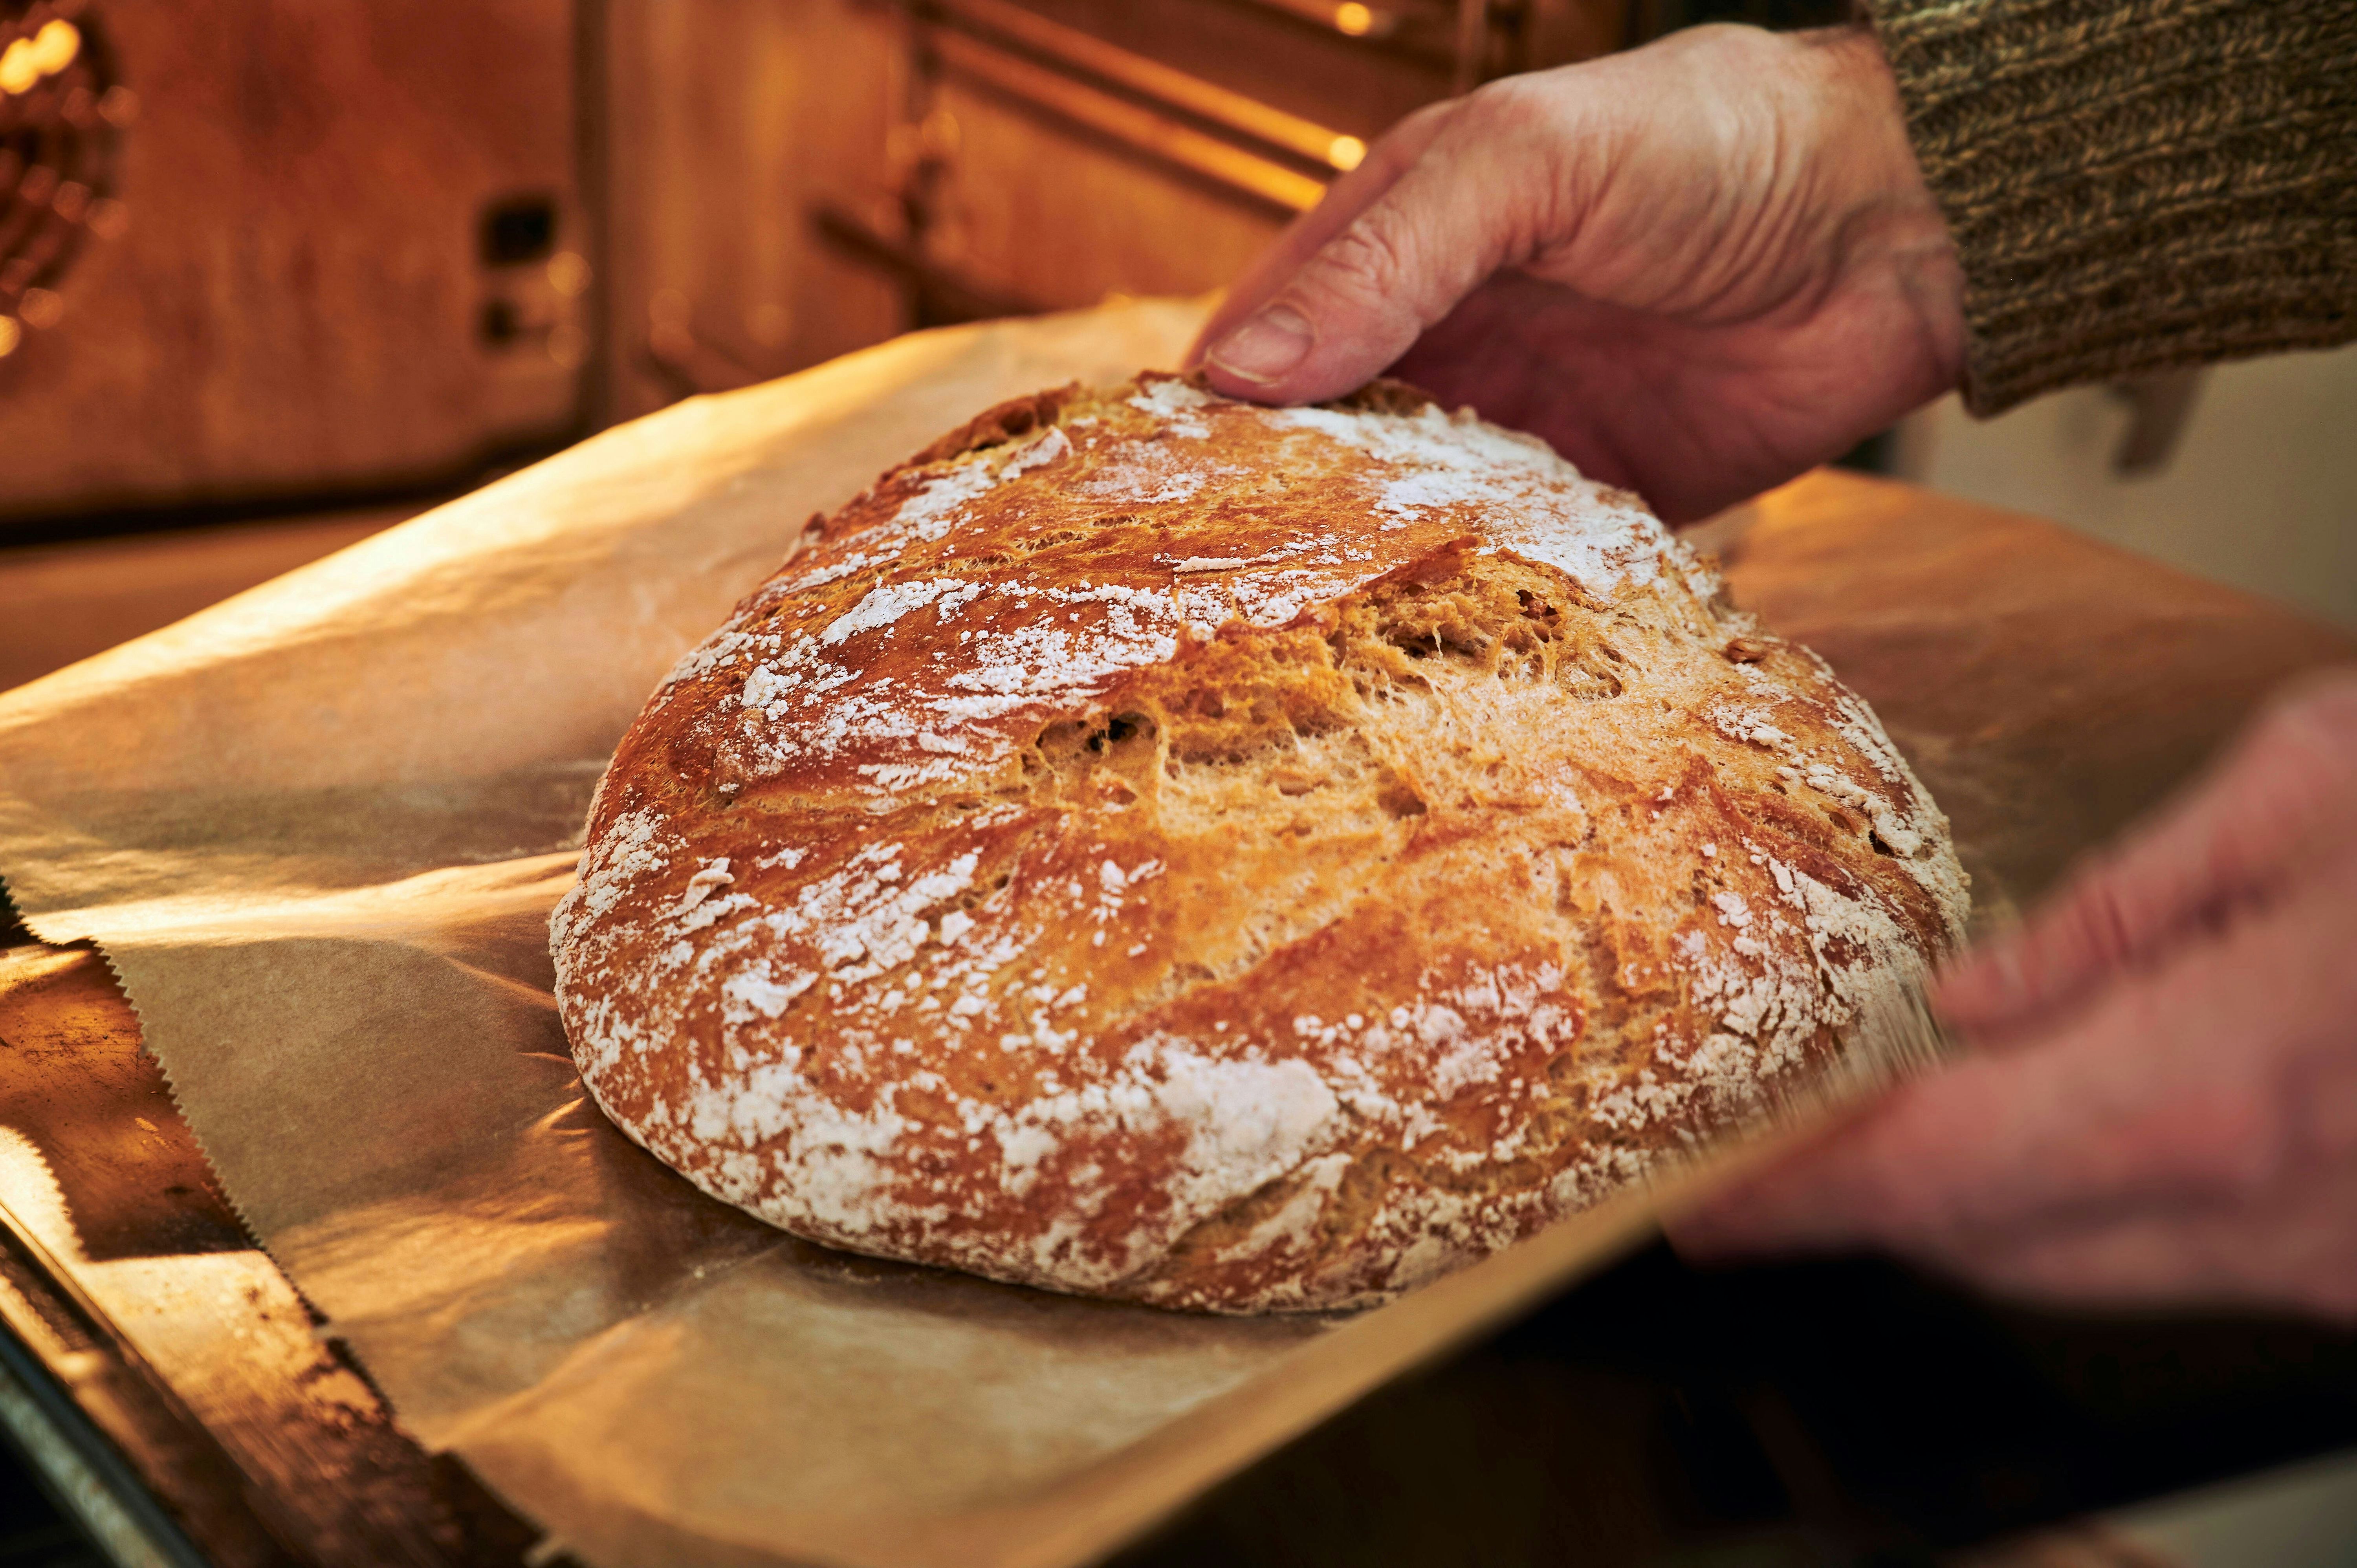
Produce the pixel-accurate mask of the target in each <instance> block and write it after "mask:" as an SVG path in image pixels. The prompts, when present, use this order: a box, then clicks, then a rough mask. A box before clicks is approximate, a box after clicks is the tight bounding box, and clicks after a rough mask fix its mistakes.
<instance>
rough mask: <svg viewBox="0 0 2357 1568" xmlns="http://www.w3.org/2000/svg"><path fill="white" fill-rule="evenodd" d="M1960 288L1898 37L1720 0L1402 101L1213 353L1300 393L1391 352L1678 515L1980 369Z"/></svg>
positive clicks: (1233, 308) (1716, 501)
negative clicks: (1662, 22) (1748, 10)
mask: <svg viewBox="0 0 2357 1568" xmlns="http://www.w3.org/2000/svg"><path fill="white" fill-rule="evenodd" d="M1962 297H1963V275H1962V274H1961V272H1960V271H1959V269H1958V267H1957V264H1956V260H1955V255H1954V252H1953V247H1952V246H1951V244H1950V242H1949V239H1948V234H1947V230H1946V228H1945V226H1944V224H1943V221H1942V220H1941V217H1940V213H1939V209H1938V208H1937V207H1936V205H1935V204H1934V203H1933V201H1932V197H1931V195H1930V193H1929V192H1928V190H1927V189H1926V188H1925V187H1924V184H1923V179H1922V176H1921V172H1920V171H1919V170H1918V169H1917V167H1916V165H1915V160H1914V155H1913V153H1912V151H1911V150H1910V147H1909V145H1908V142H1907V136H1906V130H1905V126H1904V124H1903V122H1902V119H1901V116H1900V106H1899V99H1898V91H1897V88H1896V86H1895V85H1894V84H1893V82H1892V80H1891V77H1890V72H1889V67H1888V65H1887V64H1886V63H1885V62H1884V60H1883V58H1882V55H1881V52H1880V50H1879V49H1878V47H1877V46H1876V45H1875V43H1874V41H1873V39H1872V38H1871V37H1870V36H1869V35H1867V33H1865V32H1863V31H1859V30H1846V29H1844V30H1834V31H1829V32H1822V33H1810V34H1799V35H1776V34H1770V33H1766V32H1761V31H1759V30H1756V29H1753V28H1749V27H1697V28H1693V29H1690V30H1687V31H1684V32H1681V33H1677V34H1674V35H1672V36H1671V37H1669V38H1664V39H1663V40H1662V41H1660V42H1658V43H1655V44H1652V45H1649V46H1647V47H1646V48H1641V49H1638V50H1635V51H1632V52H1631V53H1627V54H1621V55H1614V56H1611V57H1609V58H1607V59H1598V60H1593V61H1588V62H1586V63H1583V64H1579V65H1573V66H1566V67H1564V68H1562V69H1560V70H1549V71H1540V72H1534V73H1532V74H1530V75H1527V76H1519V77H1512V78H1509V79H1506V80H1504V81H1498V82H1495V83H1493V84H1491V85H1490V86H1488V87H1484V88H1482V89H1480V91H1476V92H1473V93H1471V94H1469V95H1468V96H1467V97H1464V98H1460V99H1457V100H1455V101H1453V102H1448V103H1442V104H1437V105H1435V106H1434V107H1432V108H1429V109H1426V110H1425V111H1423V112H1422V113H1418V114H1415V115H1414V116H1412V117H1410V118H1409V119H1408V120H1406V121H1405V122H1403V123H1402V124H1400V125H1399V126H1398V127H1397V128H1396V129H1395V130H1394V131H1393V132H1392V133H1391V134H1389V135H1387V136H1385V137H1384V138H1383V140H1382V141H1380V142H1378V143H1377V144H1376V145H1375V146H1374V148H1373V149H1372V151H1371V153H1370V154H1369V156H1368V157H1367V159H1366V161H1365V162H1364V163H1363V164H1362V165H1361V166H1360V167H1359V168H1357V169H1355V170H1353V171H1352V172H1351V173H1350V174H1349V175H1346V176H1344V177H1342V178H1341V179H1340V180H1339V181H1337V182H1336V183H1335V185H1334V186H1333V188H1331V190H1330V191H1329V193H1328V195H1327V197H1326V199H1325V200H1324V201H1323V202H1322V203H1321V204H1320V205H1319V206H1318V209H1316V210H1315V211H1313V212H1310V213H1308V214H1307V215H1306V216H1305V217H1303V218H1302V219H1301V220H1299V221H1298V222H1297V223H1296V224H1295V225H1294V227H1293V228H1292V229H1291V230H1290V231H1287V233H1286V236H1285V237H1284V239H1283V240H1281V241H1280V242H1278V244H1277V245H1276V247H1275V249H1274V250H1273V251H1272V252H1270V253H1269V254H1268V255H1266V256H1265V257H1264V258H1262V259H1261V260H1260V261H1259V262H1258V263H1256V264H1255V265H1254V267H1253V269H1252V270H1251V271H1249V272H1248V273H1247V274H1245V275H1244V276H1243V278H1241V279H1240V280H1238V281H1237V283H1236V285H1235V286H1234V288H1233V289H1232V291H1231V293H1230V295H1229V298H1228V300H1227V302H1226V304H1225V305H1224V306H1222V309H1221V310H1220V311H1219V313H1218V314H1217V315H1216V316H1215V317H1213V318H1212V320H1211V323H1210V325H1209V326H1207V327H1206V328H1205V330H1204V334H1203V338H1202V340H1201V343H1200V345H1199V352H1204V353H1206V354H1207V358H1206V367H1207V369H1208V371H1209V372H1210V375H1211V381H1212V384H1213V385H1215V386H1217V387H1218V388H1219V389H1220V390H1221V391H1222V392H1228V393H1230V394H1232V395H1234V396H1238V397H1248V398H1254V399H1258V400H1261V401H1264V402H1272V403H1299V402H1312V401H1316V400H1318V399H1321V398H1329V397H1334V396H1338V395H1340V393H1342V392H1348V391H1350V390H1351V389H1352V388H1353V387H1356V386H1358V385H1360V384H1361V382H1363V381H1367V380H1368V379H1369V378H1370V377H1372V376H1374V375H1376V374H1378V373H1381V372H1383V371H1385V370H1386V369H1389V370H1391V371H1393V373H1395V374H1397V375H1400V376H1403V377H1405V378H1406V379H1407V380H1409V381H1414V382H1415V383H1417V384H1418V385H1420V386H1423V387H1425V388H1426V390H1428V391H1430V392H1433V393H1435V394H1436V395H1437V396H1438V397H1439V398H1440V399H1441V401H1442V402H1444V403H1451V404H1456V403H1470V404H1471V405H1472V406H1473V407H1475V408H1476V409H1478V410H1479V411H1480V413H1482V415H1483V416H1485V417H1487V418H1490V419H1493V420H1497V421H1499V422H1501V423H1502V424H1510V425H1514V426H1517V427H1519V428H1521V429H1524V430H1529V431H1532V432H1534V433H1535V434H1537V435H1543V436H1544V437H1545V438H1546V439H1547V440H1548V441H1549V442H1551V443H1552V444H1553V445H1554V446H1555V447H1556V449H1557V450H1559V451H1561V452H1562V453H1563V454H1564V455H1565V456H1567V457H1569V458H1570V459H1571V460H1572V461H1573V462H1574V463H1576V464H1577V465H1578V466H1579V467H1580V469H1581V470H1582V471H1583V472H1585V473H1587V474H1589V475H1591V476H1593V477H1594V478H1599V479H1602V480H1604V481H1606V482H1607V483H1610V484H1616V485H1621V486H1625V487H1628V488H1630V489H1635V490H1637V491H1638V492H1640V493H1641V494H1642V495H1643V496H1644V497H1645V498H1646V499H1647V500H1649V501H1651V502H1652V505H1653V507H1654V509H1655V510H1658V511H1659V512H1660V513H1661V514H1662V516H1663V517H1664V518H1665V519H1667V520H1669V521H1673V522H1676V521H1684V520H1687V519H1691V518H1695V517H1700V516H1703V515H1706V513H1709V512H1711V511H1715V510H1718V509H1719V508H1721V507H1724V506H1726V505H1727V504H1729V503H1730V502H1733V501H1737V500H1739V499H1743V498H1744V497H1746V496H1749V495H1752V494H1754V493H1756V492H1757V491H1759V490H1761V489H1766V488H1767V487H1769V486H1770V485H1773V484H1777V483H1780V482H1781V481H1782V480H1784V479H1788V478H1792V476H1793V475H1795V474H1798V473H1800V472H1801V471H1802V470H1803V469H1805V468H1808V467H1813V466H1814V465H1815V464H1818V463H1821V462H1823V461H1824V460H1825V459H1826V458H1829V457H1832V456H1837V455H1838V454H1840V453H1841V452H1843V451H1844V450H1846V448H1848V447H1849V446H1852V445H1853V444H1855V443H1856V442H1857V440H1858V439H1859V438H1861V437H1862V436H1865V435H1870V434H1872V433H1873V432H1875V431H1878V430H1880V429H1882V428H1884V427H1885V426H1887V425H1888V424H1889V423H1890V422H1891V421H1892V420H1893V419H1895V418H1896V417H1898V416H1899V415H1900V414H1901V413H1905V412H1906V411H1908V410H1909V409H1911V408H1914V407H1916V406H1918V405H1919V404H1921V403H1926V402H1928V401H1930V400H1931V399H1932V398H1933V397H1936V396H1938V395H1939V394H1941V393H1942V392H1946V391H1948V390H1950V389H1951V388H1953V387H1954V386H1955V385H1956V384H1957V383H1958V381H1959V379H1960V377H1961V375H1962V372H1963V364H1964V317H1963V308H1962V303H1961V301H1962Z"/></svg>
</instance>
